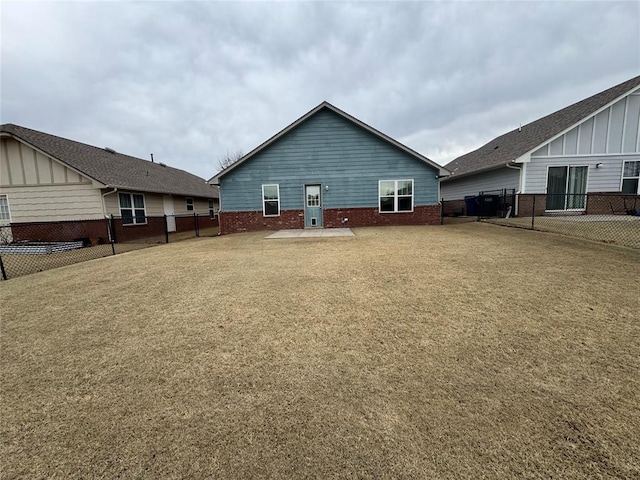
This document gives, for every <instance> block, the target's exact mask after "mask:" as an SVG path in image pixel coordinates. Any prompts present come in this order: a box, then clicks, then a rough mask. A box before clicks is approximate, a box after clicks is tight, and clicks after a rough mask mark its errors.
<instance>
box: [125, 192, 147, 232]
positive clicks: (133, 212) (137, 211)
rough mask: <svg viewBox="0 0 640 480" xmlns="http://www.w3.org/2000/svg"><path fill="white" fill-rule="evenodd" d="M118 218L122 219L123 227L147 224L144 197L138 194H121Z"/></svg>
mask: <svg viewBox="0 0 640 480" xmlns="http://www.w3.org/2000/svg"><path fill="white" fill-rule="evenodd" d="M120 216H121V217H122V224H123V225H144V224H145V223H147V214H146V212H145V208H144V195H142V194H140V193H121V194H120Z"/></svg>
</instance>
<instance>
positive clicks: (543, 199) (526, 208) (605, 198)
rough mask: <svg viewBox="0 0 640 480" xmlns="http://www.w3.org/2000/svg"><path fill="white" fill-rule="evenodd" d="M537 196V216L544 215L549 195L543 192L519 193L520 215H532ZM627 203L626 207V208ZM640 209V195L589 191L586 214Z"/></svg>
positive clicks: (604, 213)
mask: <svg viewBox="0 0 640 480" xmlns="http://www.w3.org/2000/svg"><path fill="white" fill-rule="evenodd" d="M534 196H535V198H536V213H535V215H536V216H540V215H544V213H545V210H546V207H547V196H546V195H545V194H543V193H539V194H533V193H521V194H520V195H518V216H520V217H530V216H531V213H532V209H533V197H534ZM625 205H626V208H625ZM634 205H635V208H636V210H640V195H623V194H621V193H620V192H589V193H587V208H586V210H585V212H584V214H585V215H611V214H613V213H616V214H617V213H623V212H624V211H625V210H629V209H633V207H634Z"/></svg>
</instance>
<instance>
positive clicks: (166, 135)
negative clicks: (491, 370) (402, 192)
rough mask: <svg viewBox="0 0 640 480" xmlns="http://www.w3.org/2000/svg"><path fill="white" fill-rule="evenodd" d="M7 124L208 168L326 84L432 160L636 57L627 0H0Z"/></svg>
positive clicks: (560, 102)
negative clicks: (281, 0)
mask: <svg viewBox="0 0 640 480" xmlns="http://www.w3.org/2000/svg"><path fill="white" fill-rule="evenodd" d="M0 8H1V10H0V14H1V25H0V27H1V32H2V33H1V41H2V51H1V54H2V57H1V98H0V100H1V103H0V105H1V110H0V120H1V121H2V123H15V124H18V125H22V126H25V127H29V128H33V129H36V130H41V131H44V132H47V133H52V134H55V135H60V136H63V137H66V138H71V139H73V140H78V141H82V142H85V143H89V144H92V145H97V146H100V147H102V146H109V147H111V148H114V149H116V150H118V151H120V152H123V153H127V154H130V155H134V156H138V157H141V158H149V154H150V153H154V156H155V158H156V160H157V161H162V162H164V163H167V164H169V165H171V166H174V167H178V168H183V169H185V170H188V171H190V172H192V173H195V174H196V175H200V176H202V177H204V178H209V177H211V176H212V175H213V174H214V173H215V172H216V171H217V169H218V162H219V159H220V158H221V157H223V156H224V155H225V152H227V151H228V152H235V151H238V150H240V151H243V152H244V153H247V152H249V151H250V150H252V149H253V148H255V147H256V146H258V145H259V144H260V143H262V142H263V141H264V140H266V139H267V138H269V137H271V136H272V135H273V134H275V133H276V132H278V131H279V130H280V129H282V128H284V127H285V126H287V125H288V124H289V123H291V122H293V121H294V120H296V119H297V118H298V117H300V116H302V115H303V114H305V113H306V112H307V111H309V110H310V109H312V108H313V107H315V106H316V105H318V104H319V103H321V102H322V101H324V100H327V101H329V102H331V103H332V104H334V105H335V106H337V107H338V108H341V109H342V110H345V111H346V112H348V113H350V114H351V115H353V116H355V117H357V118H359V119H360V120H362V121H364V122H365V123H368V124H369V125H371V126H373V127H374V128H377V129H378V130H381V131H382V132H384V133H386V134H387V135H390V136H392V137H394V138H396V139H397V140H399V141H400V142H402V143H405V144H406V145H408V146H409V147H411V148H413V149H415V150H417V151H419V152H420V153H422V154H423V155H426V156H428V157H429V158H431V159H433V160H435V161H436V162H439V163H441V164H445V163H447V162H448V161H450V160H452V159H453V158H455V157H457V156H458V155H461V154H463V153H465V152H467V151H470V150H472V149H474V148H477V147H478V146H480V145H482V144H484V143H486V142H487V141H489V140H490V139H491V138H493V137H495V136H496V135H499V134H501V133H505V132H506V131H508V130H511V129H513V128H516V127H517V126H518V125H519V124H526V123H528V122H530V121H533V120H535V119H536V118H539V117H541V116H543V115H546V114H548V113H551V112H553V111H555V110H557V109H559V108H562V107H564V106H567V105H569V104H571V103H573V102H575V101H578V100H581V99H582V98H584V97H587V96H590V95H592V94H594V93H597V92H599V91H601V90H604V89H606V88H608V87H610V86H613V85H615V84H617V83H620V82H622V81H624V80H627V79H629V78H631V77H633V76H636V75H638V74H640V2H636V1H634V2H577V1H564V2H557V1H556V2H479V1H472V2H446V1H445V2H377V3H369V2H356V3H343V2H212V1H201V2H159V1H156V2H144V1H143V2H11V1H3V2H2V3H1V4H0Z"/></svg>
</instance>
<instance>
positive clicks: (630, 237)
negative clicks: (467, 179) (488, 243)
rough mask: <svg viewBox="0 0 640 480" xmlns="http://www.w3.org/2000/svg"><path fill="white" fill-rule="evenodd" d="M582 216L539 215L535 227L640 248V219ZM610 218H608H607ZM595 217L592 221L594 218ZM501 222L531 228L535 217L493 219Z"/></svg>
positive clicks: (540, 229)
mask: <svg viewBox="0 0 640 480" xmlns="http://www.w3.org/2000/svg"><path fill="white" fill-rule="evenodd" d="M612 217H614V216H613V215H584V216H582V215H580V216H576V217H574V218H572V217H552V216H548V217H544V216H542V217H535V222H534V228H535V230H539V231H542V232H551V233H560V234H562V235H570V236H573V237H580V238H586V239H588V240H595V241H596V242H603V243H610V244H614V245H622V246H625V247H633V248H640V218H638V217H630V216H628V215H626V216H625V215H621V216H619V217H618V218H616V219H609V218H612ZM603 218H606V219H607V220H603ZM590 219H592V220H590ZM484 221H486V222H490V223H497V224H499V225H507V226H511V227H520V228H531V217H515V218H490V219H487V220H484Z"/></svg>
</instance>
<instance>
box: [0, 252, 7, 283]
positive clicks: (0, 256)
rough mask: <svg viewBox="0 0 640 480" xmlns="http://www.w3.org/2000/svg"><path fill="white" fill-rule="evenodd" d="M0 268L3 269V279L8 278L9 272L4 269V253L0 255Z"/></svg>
mask: <svg viewBox="0 0 640 480" xmlns="http://www.w3.org/2000/svg"><path fill="white" fill-rule="evenodd" d="M0 270H2V279H3V280H6V279H7V272H6V271H5V269H4V263H3V262H2V255H0Z"/></svg>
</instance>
